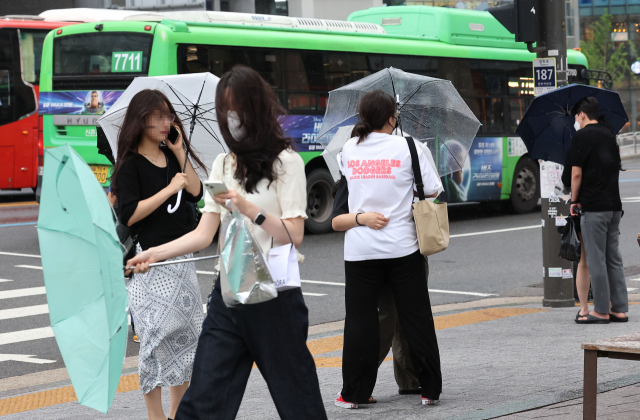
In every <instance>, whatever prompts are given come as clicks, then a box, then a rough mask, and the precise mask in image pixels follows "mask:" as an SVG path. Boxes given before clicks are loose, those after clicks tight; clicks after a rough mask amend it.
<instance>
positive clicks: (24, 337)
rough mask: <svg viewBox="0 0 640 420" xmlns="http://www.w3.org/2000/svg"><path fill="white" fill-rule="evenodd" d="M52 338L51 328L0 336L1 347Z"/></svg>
mask: <svg viewBox="0 0 640 420" xmlns="http://www.w3.org/2000/svg"><path fill="white" fill-rule="evenodd" d="M51 337H53V329H52V328H51V327H42V328H33V329H31V330H22V331H14V332H8V333H2V334H0V346H3V345H5V344H13V343H22V342H23V341H31V340H41V339H43V338H51Z"/></svg>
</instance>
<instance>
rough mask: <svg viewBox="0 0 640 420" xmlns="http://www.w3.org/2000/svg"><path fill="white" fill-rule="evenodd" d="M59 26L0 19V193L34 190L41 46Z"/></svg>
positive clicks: (38, 146)
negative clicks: (49, 33)
mask: <svg viewBox="0 0 640 420" xmlns="http://www.w3.org/2000/svg"><path fill="white" fill-rule="evenodd" d="M64 25H68V23H61V22H44V21H42V19H41V18H38V17H28V16H7V17H3V18H0V189H11V190H20V189H22V188H33V189H34V191H35V189H36V187H37V177H38V171H39V170H40V169H39V168H41V166H42V156H43V140H42V122H41V120H39V119H38V114H37V112H38V98H37V96H38V85H39V81H40V80H39V79H40V60H41V58H42V44H43V42H44V39H45V37H46V35H47V33H48V32H49V31H51V30H52V29H54V28H58V27H60V26H64Z"/></svg>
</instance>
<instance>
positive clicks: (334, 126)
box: [318, 113, 358, 137]
mask: <svg viewBox="0 0 640 420" xmlns="http://www.w3.org/2000/svg"><path fill="white" fill-rule="evenodd" d="M356 115H358V114H357V113H356V114H353V115H352V116H350V117H348V118H345V119H343V120H340V122H338V123H336V124H334V125H333V126H332V127H329V128H328V129H327V130H326V131H325V132H324V133H323V134H322V135H325V134H327V133H328V132H329V131H331V130H333V129H334V128H336V127H337V126H339V125H340V124H342V123H343V122H345V121H347V120H348V119H350V118H353V117H355V116H356ZM318 137H322V136H320V135H318Z"/></svg>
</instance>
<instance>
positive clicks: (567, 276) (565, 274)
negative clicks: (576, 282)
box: [562, 268, 573, 279]
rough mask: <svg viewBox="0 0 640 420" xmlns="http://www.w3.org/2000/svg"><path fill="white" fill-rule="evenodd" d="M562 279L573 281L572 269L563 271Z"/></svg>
mask: <svg viewBox="0 0 640 420" xmlns="http://www.w3.org/2000/svg"><path fill="white" fill-rule="evenodd" d="M562 278H563V279H572V278H573V272H572V271H571V269H570V268H565V269H563V270H562Z"/></svg>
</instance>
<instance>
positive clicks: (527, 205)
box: [511, 157, 540, 213]
mask: <svg viewBox="0 0 640 420" xmlns="http://www.w3.org/2000/svg"><path fill="white" fill-rule="evenodd" d="M539 198H540V170H539V169H538V165H536V163H535V162H534V161H532V160H531V159H529V158H527V157H525V158H522V159H520V161H519V162H518V164H517V165H516V170H515V171H514V172H513V183H512V184H511V207H513V210H514V211H515V212H516V213H530V212H532V211H534V210H535V208H536V206H537V205H538V199H539Z"/></svg>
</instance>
